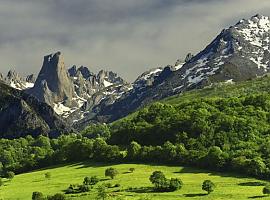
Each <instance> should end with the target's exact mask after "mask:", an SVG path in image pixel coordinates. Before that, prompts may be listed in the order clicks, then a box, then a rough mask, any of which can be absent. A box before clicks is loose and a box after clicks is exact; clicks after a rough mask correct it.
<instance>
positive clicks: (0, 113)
mask: <svg viewBox="0 0 270 200" xmlns="http://www.w3.org/2000/svg"><path fill="white" fill-rule="evenodd" d="M70 131H72V129H71V128H70V127H69V125H67V124H66V123H65V122H64V121H63V120H62V119H61V118H59V116H58V115H57V114H55V112H54V111H53V109H52V108H51V107H50V106H48V105H47V104H45V103H41V102H39V101H38V100H37V99H36V98H34V97H32V96H29V95H27V94H26V93H24V92H22V91H19V90H16V89H13V88H11V87H10V86H8V85H6V84H5V83H4V82H1V81H0V137H1V138H18V137H22V136H26V135H32V136H37V135H40V134H43V135H48V136H50V137H56V136H58V135H60V134H62V133H68V132H70Z"/></svg>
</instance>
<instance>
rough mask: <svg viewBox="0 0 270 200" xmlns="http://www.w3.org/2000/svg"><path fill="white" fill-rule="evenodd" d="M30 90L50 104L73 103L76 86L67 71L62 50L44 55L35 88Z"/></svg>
mask: <svg viewBox="0 0 270 200" xmlns="http://www.w3.org/2000/svg"><path fill="white" fill-rule="evenodd" d="M29 92H30V93H31V94H32V95H34V96H35V97H37V98H38V99H39V100H40V101H43V102H46V103H48V104H49V105H53V104H54V103H57V102H65V104H67V105H68V104H71V101H72V97H74V86H73V83H72V81H71V79H70V78H69V76H68V73H67V71H66V68H65V63H64V58H63V55H62V54H61V52H57V53H55V54H50V55H47V56H45V57H44V61H43V65H42V68H41V71H40V72H39V75H38V77H37V80H36V82H35V85H34V88H33V89H31V90H29Z"/></svg>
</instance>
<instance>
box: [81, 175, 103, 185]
mask: <svg viewBox="0 0 270 200" xmlns="http://www.w3.org/2000/svg"><path fill="white" fill-rule="evenodd" d="M98 182H99V179H98V178H97V176H91V177H85V178H84V180H83V184H84V185H96V184H97V183H98Z"/></svg>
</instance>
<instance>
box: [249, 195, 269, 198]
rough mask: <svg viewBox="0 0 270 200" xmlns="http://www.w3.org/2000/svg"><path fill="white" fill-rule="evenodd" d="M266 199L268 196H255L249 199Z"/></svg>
mask: <svg viewBox="0 0 270 200" xmlns="http://www.w3.org/2000/svg"><path fill="white" fill-rule="evenodd" d="M265 197H269V196H267V195H258V196H253V197H248V198H249V199H262V198H265Z"/></svg>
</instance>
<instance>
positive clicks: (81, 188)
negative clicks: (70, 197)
mask: <svg viewBox="0 0 270 200" xmlns="http://www.w3.org/2000/svg"><path fill="white" fill-rule="evenodd" d="M89 191H90V187H89V186H88V185H85V184H83V185H70V186H69V187H68V188H67V189H66V190H65V193H66V194H77V193H84V192H89Z"/></svg>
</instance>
